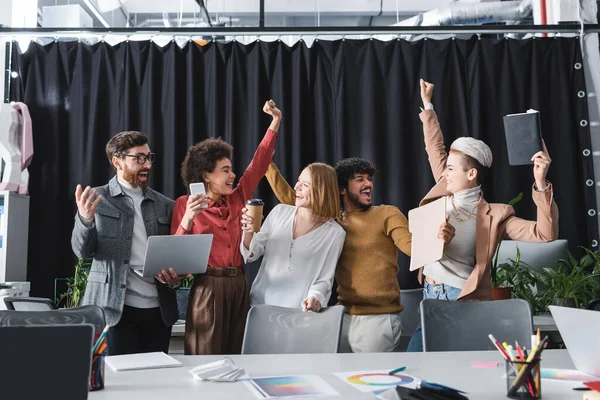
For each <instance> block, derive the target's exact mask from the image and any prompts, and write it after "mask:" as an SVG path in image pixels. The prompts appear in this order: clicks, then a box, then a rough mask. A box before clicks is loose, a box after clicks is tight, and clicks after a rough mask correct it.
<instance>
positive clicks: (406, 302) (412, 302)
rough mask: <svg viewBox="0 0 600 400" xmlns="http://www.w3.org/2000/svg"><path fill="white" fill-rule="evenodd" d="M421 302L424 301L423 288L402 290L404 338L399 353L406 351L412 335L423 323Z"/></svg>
mask: <svg viewBox="0 0 600 400" xmlns="http://www.w3.org/2000/svg"><path fill="white" fill-rule="evenodd" d="M421 300H423V288H419V289H407V290H404V289H401V290H400V301H401V302H402V305H403V306H404V309H403V310H402V312H401V313H400V318H401V320H402V336H400V345H399V346H398V351H405V350H406V348H407V347H408V343H409V342H410V338H411V337H412V334H413V333H414V331H415V329H417V325H418V324H419V322H421V317H420V316H419V304H421Z"/></svg>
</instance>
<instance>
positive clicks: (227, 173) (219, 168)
mask: <svg viewBox="0 0 600 400" xmlns="http://www.w3.org/2000/svg"><path fill="white" fill-rule="evenodd" d="M234 180H235V174H234V173H233V169H232V166H231V161H230V160H229V158H226V157H225V158H221V159H220V160H218V161H217V163H216V165H215V169H214V170H213V171H212V172H208V173H206V176H205V177H204V181H205V182H206V183H207V195H209V196H210V195H211V194H214V195H215V196H227V195H230V194H231V193H233V181H234ZM211 197H212V196H211Z"/></svg>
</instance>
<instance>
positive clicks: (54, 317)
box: [0, 305, 106, 334]
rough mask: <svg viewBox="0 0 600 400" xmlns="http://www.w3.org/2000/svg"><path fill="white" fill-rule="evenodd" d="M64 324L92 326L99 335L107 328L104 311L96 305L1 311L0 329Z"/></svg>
mask: <svg viewBox="0 0 600 400" xmlns="http://www.w3.org/2000/svg"><path fill="white" fill-rule="evenodd" d="M64 324H91V325H93V326H94V331H95V332H94V333H95V334H98V333H100V332H102V330H103V329H104V328H105V326H106V321H105V319H104V310H103V309H102V308H100V307H98V306H94V305H88V306H81V307H73V308H61V309H59V310H46V311H12V310H0V327H3V326H23V325H64Z"/></svg>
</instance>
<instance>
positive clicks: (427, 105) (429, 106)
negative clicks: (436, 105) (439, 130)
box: [424, 103, 433, 110]
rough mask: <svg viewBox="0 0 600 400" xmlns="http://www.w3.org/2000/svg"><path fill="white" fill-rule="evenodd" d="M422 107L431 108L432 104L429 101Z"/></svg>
mask: <svg viewBox="0 0 600 400" xmlns="http://www.w3.org/2000/svg"><path fill="white" fill-rule="evenodd" d="M424 107H425V109H426V110H433V104H431V103H427V104H425V105H424Z"/></svg>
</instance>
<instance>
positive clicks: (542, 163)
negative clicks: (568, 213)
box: [503, 143, 558, 242]
mask: <svg viewBox="0 0 600 400" xmlns="http://www.w3.org/2000/svg"><path fill="white" fill-rule="evenodd" d="M531 160H532V161H533V162H534V164H533V176H534V178H535V184H534V185H533V188H532V195H531V197H532V198H533V201H534V203H535V205H536V206H537V220H536V221H528V220H525V219H522V218H517V217H515V216H514V210H513V208H512V207H508V208H507V213H508V217H507V218H506V220H505V223H504V232H503V236H504V237H505V238H509V239H512V240H521V241H524V242H549V241H552V240H556V239H558V206H557V205H556V203H555V202H554V192H553V189H552V184H550V182H548V181H547V180H546V174H547V173H548V168H550V163H551V162H552V160H551V159H550V155H549V154H548V149H547V148H546V144H545V143H543V150H542V151H540V152H538V153H536V154H535V155H534V156H533V157H532V158H531Z"/></svg>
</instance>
